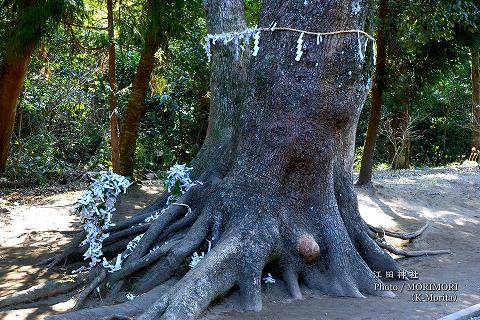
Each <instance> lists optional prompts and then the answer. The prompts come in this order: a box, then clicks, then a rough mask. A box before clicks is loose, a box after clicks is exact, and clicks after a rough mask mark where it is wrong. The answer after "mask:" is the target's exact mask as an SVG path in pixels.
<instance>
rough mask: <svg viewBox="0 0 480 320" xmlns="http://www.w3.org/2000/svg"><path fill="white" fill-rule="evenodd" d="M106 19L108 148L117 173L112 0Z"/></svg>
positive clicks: (117, 146) (116, 118)
mask: <svg viewBox="0 0 480 320" xmlns="http://www.w3.org/2000/svg"><path fill="white" fill-rule="evenodd" d="M107 19H108V40H109V42H110V45H109V47H108V84H109V86H110V90H109V93H108V107H109V108H108V109H109V111H110V112H109V119H110V147H111V149H112V156H111V160H112V168H113V171H114V172H116V173H118V172H119V171H120V167H119V156H120V153H119V141H118V140H119V137H118V136H119V132H118V129H119V127H118V117H117V94H116V92H117V81H116V71H115V60H116V54H115V29H114V24H113V0H107Z"/></svg>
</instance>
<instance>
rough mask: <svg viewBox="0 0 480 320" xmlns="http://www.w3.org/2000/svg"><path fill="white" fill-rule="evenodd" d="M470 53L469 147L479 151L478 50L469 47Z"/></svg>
mask: <svg viewBox="0 0 480 320" xmlns="http://www.w3.org/2000/svg"><path fill="white" fill-rule="evenodd" d="M471 55H472V126H473V128H472V129H473V133H472V141H471V148H472V153H473V152H474V151H473V148H475V150H476V152H477V154H478V152H479V151H480V50H478V49H477V50H475V49H473V48H472V49H471Z"/></svg>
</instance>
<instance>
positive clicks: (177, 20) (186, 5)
mask: <svg viewBox="0 0 480 320" xmlns="http://www.w3.org/2000/svg"><path fill="white" fill-rule="evenodd" d="M194 5H195V3H194V2H188V1H182V0H173V1H166V2H162V1H158V0H149V1H147V9H146V11H147V19H146V20H147V22H146V23H147V27H146V35H145V41H144V48H143V50H142V52H141V55H140V61H139V62H138V66H137V69H136V72H135V78H134V80H133V85H132V92H131V94H130V98H129V100H128V103H127V105H126V107H125V112H124V115H123V119H122V124H121V129H120V140H119V153H120V158H119V173H120V174H122V175H124V176H130V177H131V176H133V169H134V166H133V164H134V155H135V149H136V141H137V135H138V127H139V123H140V118H141V117H142V116H143V114H144V113H145V111H146V104H145V98H146V95H147V91H148V86H149V83H150V79H151V76H152V71H153V69H154V62H155V54H156V53H157V51H158V50H159V49H162V51H163V52H165V51H166V50H167V49H168V40H169V39H170V37H172V36H175V35H178V34H181V33H182V32H185V30H186V27H187V26H188V25H189V23H188V19H189V18H192V16H191V15H188V14H186V15H185V14H184V13H188V12H192V11H191V8H192V6H194Z"/></svg>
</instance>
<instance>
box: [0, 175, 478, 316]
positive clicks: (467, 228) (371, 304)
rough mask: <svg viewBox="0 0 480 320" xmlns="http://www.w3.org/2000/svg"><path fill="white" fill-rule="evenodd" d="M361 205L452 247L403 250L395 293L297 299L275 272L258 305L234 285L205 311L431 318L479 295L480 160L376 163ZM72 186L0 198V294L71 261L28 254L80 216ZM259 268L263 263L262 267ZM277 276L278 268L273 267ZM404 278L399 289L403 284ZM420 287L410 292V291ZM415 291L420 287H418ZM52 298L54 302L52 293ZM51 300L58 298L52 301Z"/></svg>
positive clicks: (66, 235)
mask: <svg viewBox="0 0 480 320" xmlns="http://www.w3.org/2000/svg"><path fill="white" fill-rule="evenodd" d="M160 191H161V183H159V182H157V183H148V184H143V185H140V186H134V187H133V188H132V190H130V192H129V194H128V195H127V196H125V197H123V198H122V199H121V200H120V202H119V205H118V209H117V210H118V213H117V214H118V215H119V216H126V215H131V214H133V213H134V212H135V210H137V209H139V208H142V207H143V206H145V205H146V204H147V203H148V202H150V201H152V200H153V199H155V197H156V195H157V194H158V193H159V192H160ZM357 191H358V198H359V202H360V211H361V213H362V216H363V217H364V219H365V220H366V221H367V222H368V223H370V224H372V225H375V226H381V227H384V228H387V229H390V230H394V231H414V230H416V229H417V228H419V227H421V226H423V225H424V224H425V222H426V221H429V222H430V224H431V225H430V227H429V228H428V229H427V230H426V231H425V233H424V234H423V235H422V236H421V237H420V238H419V239H416V240H414V241H413V242H412V243H408V242H406V241H397V240H392V239H388V240H392V243H393V244H395V245H397V246H406V247H407V248H408V249H409V250H415V249H416V250H423V249H430V250H436V249H450V250H451V251H452V254H451V255H442V256H432V257H421V258H410V259H401V260H400V263H401V265H402V266H403V267H404V268H405V269H406V270H409V271H410V270H412V271H417V272H418V275H419V280H412V281H408V282H404V281H386V282H385V284H387V285H396V286H398V288H399V289H398V292H395V293H396V294H397V298H395V299H386V298H378V297H367V298H365V299H351V298H333V297H327V296H322V295H319V294H318V293H316V292H314V291H310V290H306V289H304V293H305V294H304V299H303V300H300V301H290V300H289V299H288V296H287V294H286V290H285V288H284V286H283V284H282V282H281V281H277V282H276V283H275V284H265V285H264V286H263V290H264V291H265V293H264V310H263V311H262V312H260V313H242V312H239V311H235V308H236V301H237V298H238V297H236V296H235V295H234V294H232V295H230V296H228V297H226V299H224V300H222V303H221V304H217V305H215V306H213V307H211V308H210V309H209V310H208V311H207V312H206V313H205V315H204V317H203V318H204V319H212V320H213V319H215V320H217V319H218V320H220V319H232V320H233V319H235V320H236V319H275V320H287V319H295V320H303V319H396V320H397V319H398V320H403V319H405V320H406V319H427V320H428V319H438V318H439V317H441V316H444V315H446V314H448V313H451V312H454V311H457V310H459V309H462V308H465V307H468V306H470V305H474V304H478V303H480V278H479V274H480V245H479V240H478V239H479V234H480V170H479V169H478V167H464V168H460V167H458V168H451V169H431V170H422V171H402V172H391V171H385V172H377V173H376V177H375V183H374V185H373V188H372V189H360V188H359V189H357ZM80 194H81V192H79V191H75V192H65V193H58V194H55V195H51V196H47V197H36V198H34V203H23V204H18V205H14V204H13V203H12V202H9V201H7V200H6V199H5V198H4V199H2V198H0V206H1V207H3V208H6V209H8V212H6V211H2V209H1V208H0V296H3V295H7V294H10V293H13V292H15V291H17V290H22V289H26V288H28V287H30V286H32V285H35V284H38V283H41V282H44V281H46V280H48V279H54V278H58V277H61V276H62V274H67V273H68V272H69V270H67V269H65V268H63V269H62V268H59V269H57V270H55V271H56V272H46V271H45V270H44V269H42V268H39V267H34V266H33V264H35V262H37V261H39V260H41V259H44V258H46V257H48V256H50V255H51V254H52V252H54V251H56V250H59V249H60V248H61V247H62V246H63V245H64V244H65V243H67V242H68V240H69V239H71V236H72V235H73V233H74V231H75V230H76V228H78V225H79V221H78V218H77V217H76V216H74V215H72V214H70V213H69V209H70V207H71V204H72V203H73V202H74V201H75V200H76V198H77V197H78V196H79V195H80ZM265 272H269V271H268V270H265ZM273 276H274V277H276V275H275V274H273ZM420 283H422V284H430V283H435V284H437V283H445V284H452V285H458V291H455V292H447V291H432V292H427V291H422V290H413V291H412V290H410V291H408V287H409V285H411V284H420ZM402 286H404V288H403V292H400V291H401V288H402ZM430 293H432V294H434V295H435V296H442V295H443V294H448V295H450V296H452V297H454V296H455V295H456V301H455V302H415V301H412V300H413V299H414V298H415V297H416V298H417V299H418V298H421V299H425V297H426V296H427V295H428V294H430ZM415 294H417V296H415ZM418 294H421V296H418ZM50 302H51V301H50ZM54 302H55V301H54ZM65 307H66V306H65V305H64V304H62V303H57V304H55V305H54V306H52V307H50V306H45V305H40V304H38V305H28V306H23V309H18V310H12V311H3V312H0V320H7V319H8V320H10V319H18V320H22V319H29V320H33V319H43V318H44V317H45V316H46V315H48V314H53V313H58V312H61V311H63V310H64V309H65Z"/></svg>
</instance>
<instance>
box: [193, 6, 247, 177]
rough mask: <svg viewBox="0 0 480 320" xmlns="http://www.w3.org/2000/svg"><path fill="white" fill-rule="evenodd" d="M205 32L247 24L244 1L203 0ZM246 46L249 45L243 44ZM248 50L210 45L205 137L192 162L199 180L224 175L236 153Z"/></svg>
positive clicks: (222, 30) (231, 29) (220, 31)
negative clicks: (208, 109)
mask: <svg viewBox="0 0 480 320" xmlns="http://www.w3.org/2000/svg"><path fill="white" fill-rule="evenodd" d="M205 11H206V15H207V22H208V32H209V33H211V34H215V33H222V32H235V31H241V30H244V29H245V28H246V27H247V23H246V19H245V9H244V4H243V1H238V0H221V1H213V0H208V1H206V2H205ZM244 45H246V46H247V47H248V46H249V44H244ZM249 57H250V53H249V52H246V51H243V52H240V53H239V56H238V57H236V54H235V50H234V49H232V47H231V46H228V45H223V44H221V43H218V45H215V46H212V57H211V73H210V95H211V97H210V111H209V118H208V127H207V133H206V137H205V140H204V142H203V145H202V148H201V150H200V152H199V154H198V155H197V156H196V157H195V159H194V160H193V161H192V166H193V168H194V172H193V175H194V176H195V177H196V178H198V179H214V177H217V178H223V177H224V176H225V174H226V173H227V171H228V169H229V168H230V167H231V162H232V161H233V156H234V153H235V147H236V139H235V136H236V135H237V133H238V127H239V125H238V123H239V120H240V110H241V108H242V105H243V101H244V99H245V96H246V94H247V91H246V87H247V66H248V63H249Z"/></svg>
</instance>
